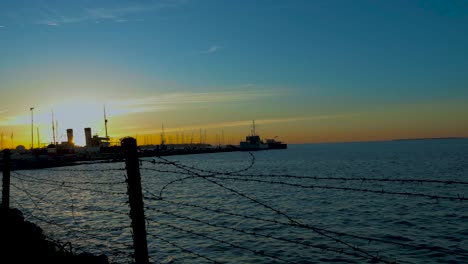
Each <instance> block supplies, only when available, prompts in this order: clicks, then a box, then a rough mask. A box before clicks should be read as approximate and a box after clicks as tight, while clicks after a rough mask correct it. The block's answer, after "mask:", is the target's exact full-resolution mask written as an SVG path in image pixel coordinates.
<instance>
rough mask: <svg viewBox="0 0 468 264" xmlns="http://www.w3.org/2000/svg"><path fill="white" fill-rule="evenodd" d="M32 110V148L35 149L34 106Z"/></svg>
mask: <svg viewBox="0 0 468 264" xmlns="http://www.w3.org/2000/svg"><path fill="white" fill-rule="evenodd" d="M29 110H30V111H31V150H33V149H34V107H31V108H29Z"/></svg>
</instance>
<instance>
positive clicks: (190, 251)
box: [150, 234, 221, 264]
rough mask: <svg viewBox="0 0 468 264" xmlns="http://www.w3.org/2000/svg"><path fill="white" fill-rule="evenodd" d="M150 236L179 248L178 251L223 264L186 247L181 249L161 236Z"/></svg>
mask: <svg viewBox="0 0 468 264" xmlns="http://www.w3.org/2000/svg"><path fill="white" fill-rule="evenodd" d="M150 236H151V237H152V238H155V239H158V240H160V241H163V242H165V243H167V244H169V245H171V246H173V247H176V248H178V249H180V250H182V251H184V252H187V253H189V254H192V255H194V256H197V257H199V258H203V259H205V260H208V261H210V262H213V263H216V264H221V262H219V261H216V260H213V259H211V258H209V257H207V256H203V255H201V254H199V253H197V252H195V251H193V250H190V249H186V248H184V247H181V246H179V245H177V244H175V243H173V242H171V241H169V240H167V239H165V238H162V237H160V236H156V235H154V234H153V235H150Z"/></svg>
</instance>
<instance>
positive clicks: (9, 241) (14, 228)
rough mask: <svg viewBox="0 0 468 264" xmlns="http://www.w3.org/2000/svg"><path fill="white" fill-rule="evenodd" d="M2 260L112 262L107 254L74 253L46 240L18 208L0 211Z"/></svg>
mask: <svg viewBox="0 0 468 264" xmlns="http://www.w3.org/2000/svg"><path fill="white" fill-rule="evenodd" d="M0 263H53V264H55V263H57V264H59V263H71V264H78V263H79V264H84V263H86V264H109V260H108V258H107V256H106V255H99V256H96V255H93V254H90V253H80V254H78V255H76V254H73V253H72V252H69V251H67V250H66V249H65V247H64V246H62V245H59V244H57V243H55V242H52V241H49V240H47V239H46V236H45V235H44V233H43V231H42V229H41V228H40V227H39V226H37V225H35V224H33V223H31V222H29V221H26V220H25V219H24V217H23V214H22V212H21V211H20V210H18V209H7V210H5V209H2V210H0Z"/></svg>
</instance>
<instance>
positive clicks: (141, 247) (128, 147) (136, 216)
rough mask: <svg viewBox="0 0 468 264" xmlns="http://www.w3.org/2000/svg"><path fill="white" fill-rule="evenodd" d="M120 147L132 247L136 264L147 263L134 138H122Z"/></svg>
mask: <svg viewBox="0 0 468 264" xmlns="http://www.w3.org/2000/svg"><path fill="white" fill-rule="evenodd" d="M121 143H122V144H121V145H122V148H123V151H124V155H125V165H126V168H127V178H128V179H127V181H128V182H127V188H128V197H129V202H130V218H131V219H132V228H133V249H134V250H135V262H136V263H137V264H147V263H149V258H148V242H147V240H146V226H145V211H144V207H143V194H142V190H141V176H140V164H139V161H138V151H137V142H136V139H134V138H131V137H128V138H124V139H122V142H121Z"/></svg>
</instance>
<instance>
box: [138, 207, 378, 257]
mask: <svg viewBox="0 0 468 264" xmlns="http://www.w3.org/2000/svg"><path fill="white" fill-rule="evenodd" d="M146 209H148V210H152V211H155V212H158V213H162V214H166V215H171V216H174V217H176V218H180V219H185V220H190V221H193V222H198V223H202V224H205V225H208V226H211V227H216V228H223V229H228V230H232V231H236V232H239V233H243V234H246V235H251V236H255V237H264V238H269V239H273V240H278V241H283V242H288V243H292V244H297V245H302V246H305V247H311V248H315V249H320V250H324V251H330V252H334V253H338V254H343V255H349V256H354V257H363V258H367V259H371V258H369V257H367V256H364V255H360V254H357V253H350V252H346V251H344V250H343V249H342V248H332V247H326V246H324V245H315V244H311V243H308V242H302V241H295V240H291V239H287V238H284V237H275V236H273V235H269V234H262V233H257V232H249V231H245V230H242V229H239V228H235V227H229V226H223V225H218V224H213V223H210V222H207V221H203V220H200V219H196V218H193V217H188V216H182V215H179V214H175V213H173V212H168V211H163V210H160V209H156V208H149V207H147V208H146Z"/></svg>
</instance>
